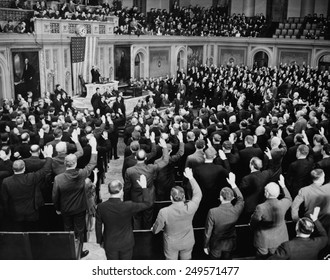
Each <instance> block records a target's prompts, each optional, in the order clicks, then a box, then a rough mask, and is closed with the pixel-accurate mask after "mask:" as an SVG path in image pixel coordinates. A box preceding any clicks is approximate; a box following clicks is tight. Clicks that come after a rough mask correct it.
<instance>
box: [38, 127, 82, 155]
mask: <svg viewBox="0 0 330 280" xmlns="http://www.w3.org/2000/svg"><path fill="white" fill-rule="evenodd" d="M53 134H54V138H55V139H54V140H52V141H50V142H48V143H46V146H49V145H51V146H53V150H54V154H53V156H54V157H55V156H57V151H56V145H57V144H58V143H60V142H62V135H63V131H62V129H61V128H56V129H55V130H54V133H53ZM39 135H40V141H39V146H40V147H43V146H44V142H45V141H44V131H43V130H40V133H39ZM64 143H66V147H67V151H68V152H74V151H76V149H77V148H76V145H75V144H72V143H69V142H64Z"/></svg>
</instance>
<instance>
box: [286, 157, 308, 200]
mask: <svg viewBox="0 0 330 280" xmlns="http://www.w3.org/2000/svg"><path fill="white" fill-rule="evenodd" d="M313 166H314V163H313V160H312V159H311V158H305V159H297V160H296V161H295V162H293V163H291V164H290V166H289V170H288V173H287V174H286V186H287V188H288V189H289V191H290V193H291V195H292V197H293V198H295V197H296V195H297V194H298V192H299V190H300V189H301V188H302V187H305V186H308V185H310V184H311V183H312V181H311V178H310V177H311V176H310V173H311V171H312V170H313Z"/></svg>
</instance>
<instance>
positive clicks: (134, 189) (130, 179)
mask: <svg viewBox="0 0 330 280" xmlns="http://www.w3.org/2000/svg"><path fill="white" fill-rule="evenodd" d="M168 161H169V155H168V150H167V148H165V149H163V159H162V160H161V161H158V162H157V163H155V164H145V163H144V162H142V163H140V162H138V163H137V164H136V165H135V166H132V167H130V168H128V169H127V170H126V173H125V180H124V200H125V201H127V200H132V201H134V202H141V201H142V188H141V187H140V185H139V184H138V183H137V180H140V175H142V174H143V175H145V176H146V178H147V186H148V188H150V189H151V192H154V180H155V178H156V172H157V171H158V170H159V169H161V168H163V167H164V166H166V165H167V164H168Z"/></svg>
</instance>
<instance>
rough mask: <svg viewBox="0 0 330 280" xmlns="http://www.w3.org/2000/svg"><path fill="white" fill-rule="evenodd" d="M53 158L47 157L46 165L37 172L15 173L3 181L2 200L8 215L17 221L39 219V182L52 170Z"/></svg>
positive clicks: (40, 198) (40, 200)
mask: <svg viewBox="0 0 330 280" xmlns="http://www.w3.org/2000/svg"><path fill="white" fill-rule="evenodd" d="M51 164H52V159H51V158H47V159H46V163H45V165H44V167H43V168H42V169H40V170H38V171H37V172H30V173H27V174H14V175H12V176H10V177H8V178H5V179H4V180H3V182H2V194H1V196H2V202H3V205H4V209H5V212H6V216H8V217H10V219H11V220H14V221H16V222H21V221H37V220H38V219H39V212H38V207H39V206H41V204H42V197H41V192H40V190H39V189H37V186H38V183H39V182H40V181H41V180H42V179H43V178H44V177H45V175H46V174H47V173H49V172H50V171H51Z"/></svg>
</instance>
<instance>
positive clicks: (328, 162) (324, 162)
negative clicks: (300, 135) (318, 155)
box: [315, 157, 330, 183]
mask: <svg viewBox="0 0 330 280" xmlns="http://www.w3.org/2000/svg"><path fill="white" fill-rule="evenodd" d="M315 167H316V168H321V169H322V170H323V171H324V174H325V180H324V181H325V183H329V182H330V157H328V158H324V159H321V160H320V161H319V162H317V163H316V165H315Z"/></svg>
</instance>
